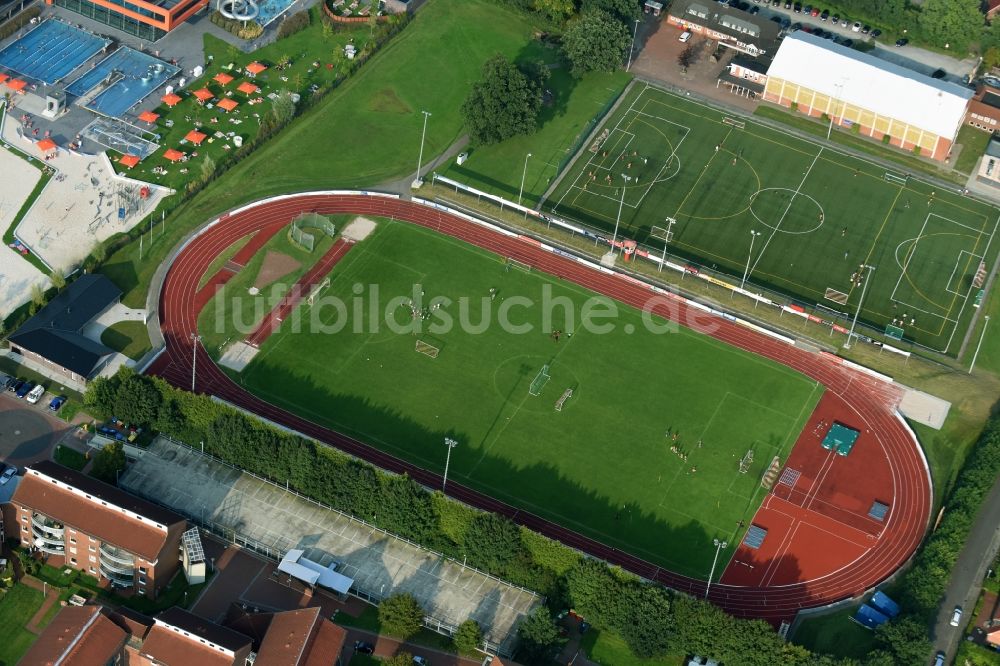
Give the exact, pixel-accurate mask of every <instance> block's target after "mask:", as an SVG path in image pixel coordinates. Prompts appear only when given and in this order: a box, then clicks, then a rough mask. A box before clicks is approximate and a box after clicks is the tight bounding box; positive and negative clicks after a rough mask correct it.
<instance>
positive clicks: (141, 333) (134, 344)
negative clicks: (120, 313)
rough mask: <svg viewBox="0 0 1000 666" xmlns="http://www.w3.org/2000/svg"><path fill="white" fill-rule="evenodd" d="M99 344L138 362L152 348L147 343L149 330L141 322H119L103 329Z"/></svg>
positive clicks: (150, 344) (148, 342)
mask: <svg viewBox="0 0 1000 666" xmlns="http://www.w3.org/2000/svg"><path fill="white" fill-rule="evenodd" d="M101 342H103V343H104V344H106V345H107V346H109V347H111V348H112V349H114V350H115V351H116V352H120V353H122V354H125V355H126V356H128V357H129V358H130V359H132V360H134V361H138V360H139V359H140V358H142V357H143V355H145V353H146V352H148V351H149V350H150V349H152V348H153V345H152V343H150V341H149V330H148V329H147V328H146V324H144V323H143V322H141V321H120V322H118V323H117V324H112V325H111V326H109V327H107V328H106V329H104V331H103V332H102V333H101Z"/></svg>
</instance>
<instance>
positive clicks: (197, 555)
mask: <svg viewBox="0 0 1000 666" xmlns="http://www.w3.org/2000/svg"><path fill="white" fill-rule="evenodd" d="M181 543H182V544H183V545H184V550H185V552H187V554H188V560H190V562H191V563H192V564H197V563H198V562H204V561H205V549H204V548H202V545H201V537H200V536H198V528H197V527H192V528H191V529H189V530H188V531H187V532H185V533H184V534H182V535H181Z"/></svg>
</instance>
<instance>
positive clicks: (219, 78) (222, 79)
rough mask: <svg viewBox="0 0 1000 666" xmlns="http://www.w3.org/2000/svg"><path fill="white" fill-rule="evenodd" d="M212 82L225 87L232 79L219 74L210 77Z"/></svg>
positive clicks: (226, 75) (224, 74)
mask: <svg viewBox="0 0 1000 666" xmlns="http://www.w3.org/2000/svg"><path fill="white" fill-rule="evenodd" d="M212 80H213V81H215V82H216V83H218V84H219V85H220V86H227V85H229V84H230V83H232V82H233V77H231V76H229V75H228V74H226V73H225V72H219V73H218V74H216V75H215V76H213V77H212Z"/></svg>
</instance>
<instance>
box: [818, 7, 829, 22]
mask: <svg viewBox="0 0 1000 666" xmlns="http://www.w3.org/2000/svg"><path fill="white" fill-rule="evenodd" d="M828 18H830V10H829V9H824V10H823V13H822V14H820V15H819V20H820V21H825V20H827V19H828Z"/></svg>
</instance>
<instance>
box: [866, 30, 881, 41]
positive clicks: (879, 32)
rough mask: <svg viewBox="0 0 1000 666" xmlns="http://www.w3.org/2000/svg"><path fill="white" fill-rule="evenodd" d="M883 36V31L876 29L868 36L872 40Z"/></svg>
mask: <svg viewBox="0 0 1000 666" xmlns="http://www.w3.org/2000/svg"><path fill="white" fill-rule="evenodd" d="M881 34H882V31H881V30H879V29H878V28H875V29H874V30H872V31H871V33H869V35H868V36H869V37H871V38H872V39H875V38H876V37H879V36H880V35H881Z"/></svg>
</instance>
